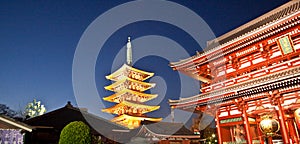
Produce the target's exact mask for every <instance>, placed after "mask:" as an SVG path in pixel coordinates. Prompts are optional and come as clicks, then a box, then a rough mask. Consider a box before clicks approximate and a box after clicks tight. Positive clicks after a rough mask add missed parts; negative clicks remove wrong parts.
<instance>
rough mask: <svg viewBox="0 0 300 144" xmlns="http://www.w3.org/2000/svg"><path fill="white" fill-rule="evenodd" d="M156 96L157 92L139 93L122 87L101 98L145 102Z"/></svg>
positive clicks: (117, 101)
mask: <svg viewBox="0 0 300 144" xmlns="http://www.w3.org/2000/svg"><path fill="white" fill-rule="evenodd" d="M156 97H157V94H147V93H141V92H137V91H133V90H129V89H123V90H121V91H119V92H117V93H115V94H113V95H110V96H108V97H105V98H103V100H106V101H110V102H115V103H120V102H122V101H123V100H131V101H138V102H146V101H149V100H151V99H154V98H156Z"/></svg>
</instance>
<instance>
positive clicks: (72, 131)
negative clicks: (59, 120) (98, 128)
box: [59, 121, 91, 144]
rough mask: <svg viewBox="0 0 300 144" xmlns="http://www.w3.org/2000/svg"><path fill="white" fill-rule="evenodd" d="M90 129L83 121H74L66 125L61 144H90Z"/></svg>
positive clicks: (60, 140)
mask: <svg viewBox="0 0 300 144" xmlns="http://www.w3.org/2000/svg"><path fill="white" fill-rule="evenodd" d="M90 143H91V133H90V128H89V127H88V126H87V125H86V124H85V123H83V122H81V121H74V122H71V123H69V124H68V125H66V126H65V127H64V128H63V129H62V131H61V133H60V138H59V144H90Z"/></svg>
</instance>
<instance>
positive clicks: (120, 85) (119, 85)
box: [104, 77, 155, 92]
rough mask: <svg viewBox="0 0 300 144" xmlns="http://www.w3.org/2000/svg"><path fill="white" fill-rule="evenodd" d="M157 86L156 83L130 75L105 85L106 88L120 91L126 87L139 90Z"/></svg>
mask: <svg viewBox="0 0 300 144" xmlns="http://www.w3.org/2000/svg"><path fill="white" fill-rule="evenodd" d="M154 86H155V83H147V82H142V81H137V80H134V79H131V78H128V77H124V78H123V79H121V80H118V81H116V82H114V83H113V84H111V85H109V86H106V87H104V88H105V89H106V90H110V91H114V92H118V91H121V90H123V89H124V88H126V89H132V90H137V91H146V90H148V89H150V88H152V87H154Z"/></svg>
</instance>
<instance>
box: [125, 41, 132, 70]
mask: <svg viewBox="0 0 300 144" xmlns="http://www.w3.org/2000/svg"><path fill="white" fill-rule="evenodd" d="M126 61H127V64H128V65H130V66H132V48H131V42H130V37H128V42H127V56H126Z"/></svg>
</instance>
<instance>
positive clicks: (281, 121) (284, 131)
mask: <svg viewBox="0 0 300 144" xmlns="http://www.w3.org/2000/svg"><path fill="white" fill-rule="evenodd" d="M277 100H278V115H279V124H280V128H281V129H280V130H281V134H282V139H283V142H284V143H285V144H288V143H289V137H288V131H287V128H286V124H285V116H284V112H283V108H282V106H281V103H280V100H279V99H277Z"/></svg>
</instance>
